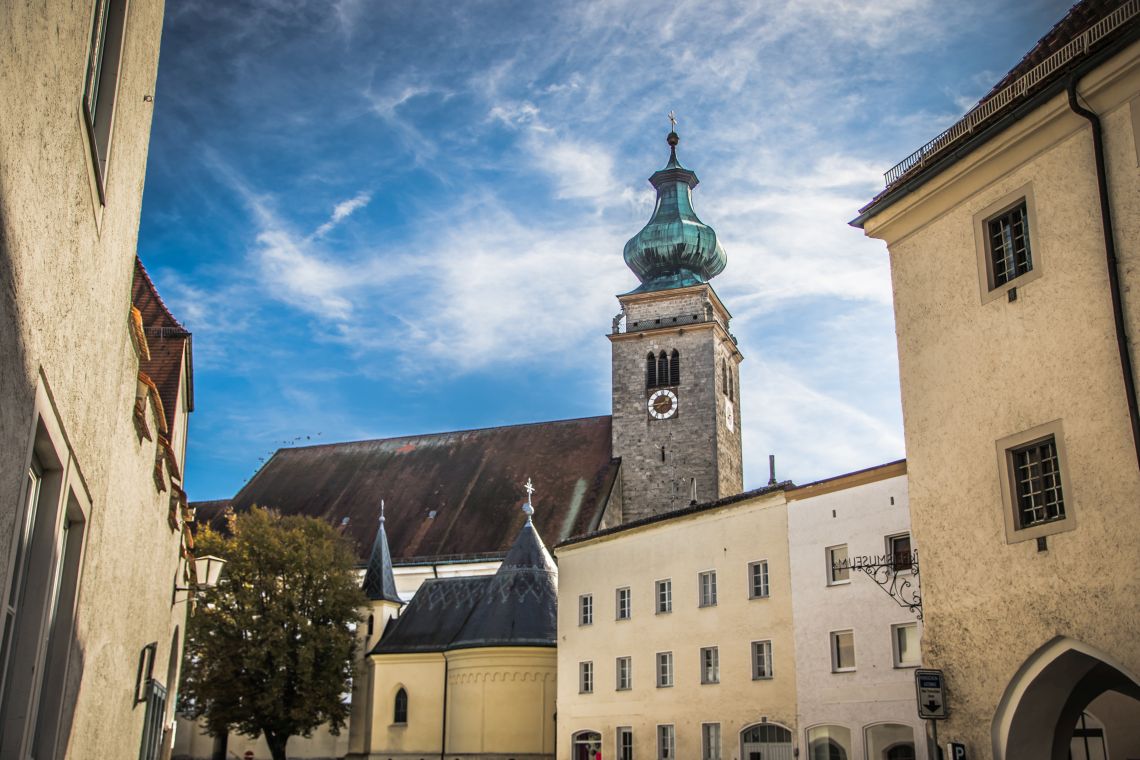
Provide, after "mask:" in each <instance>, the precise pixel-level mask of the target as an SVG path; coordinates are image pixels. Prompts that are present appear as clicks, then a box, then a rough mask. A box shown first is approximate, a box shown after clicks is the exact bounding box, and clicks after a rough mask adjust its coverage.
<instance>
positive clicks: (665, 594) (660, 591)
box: [657, 578, 673, 615]
mask: <svg viewBox="0 0 1140 760" xmlns="http://www.w3.org/2000/svg"><path fill="white" fill-rule="evenodd" d="M672 611H673V581H672V579H670V578H666V579H665V580H663V581H657V614H658V615H661V614H663V613H666V612H672Z"/></svg>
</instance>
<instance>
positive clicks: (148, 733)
mask: <svg viewBox="0 0 1140 760" xmlns="http://www.w3.org/2000/svg"><path fill="white" fill-rule="evenodd" d="M165 715H166V687H165V686H163V685H162V684H161V683H159V682H158V681H156V680H154V679H153V678H151V679H148V680H147V684H146V712H145V713H144V714H143V732H142V746H141V747H140V748H139V760H159V758H160V757H161V756H162V719H163V717H164V716H165Z"/></svg>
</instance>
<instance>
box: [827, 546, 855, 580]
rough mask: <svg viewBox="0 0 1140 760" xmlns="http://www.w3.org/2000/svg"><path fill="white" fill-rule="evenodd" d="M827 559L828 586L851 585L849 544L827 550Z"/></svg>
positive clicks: (830, 547)
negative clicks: (848, 557) (848, 556)
mask: <svg viewBox="0 0 1140 760" xmlns="http://www.w3.org/2000/svg"><path fill="white" fill-rule="evenodd" d="M825 554H826V557H827V585H828V586H837V585H839V584H841V583H849V582H850V580H851V570H850V568H848V567H847V544H839V545H838V546H829V547H827V549H826V550H825Z"/></svg>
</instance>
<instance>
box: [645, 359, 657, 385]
mask: <svg viewBox="0 0 1140 760" xmlns="http://www.w3.org/2000/svg"><path fill="white" fill-rule="evenodd" d="M645 387H646V388H656V387H657V357H656V356H654V355H653V352H652V351H650V352H649V356H647V357H645Z"/></svg>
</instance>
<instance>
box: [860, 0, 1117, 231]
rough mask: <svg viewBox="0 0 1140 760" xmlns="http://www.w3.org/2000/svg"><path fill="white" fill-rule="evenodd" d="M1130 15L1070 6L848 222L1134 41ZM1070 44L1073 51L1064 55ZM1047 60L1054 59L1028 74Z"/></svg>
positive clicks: (1111, 8) (1111, 5)
mask: <svg viewBox="0 0 1140 760" xmlns="http://www.w3.org/2000/svg"><path fill="white" fill-rule="evenodd" d="M1124 6H1128V7H1127V8H1125V7H1124ZM1136 12H1137V0H1082V2H1079V3H1077V4H1076V5H1074V6H1073V7H1072V8H1070V9H1069V12H1068V13H1067V14H1065V17H1064V18H1062V19H1061V20H1060V21H1058V22H1057V23H1056V24H1055V25H1054V26H1053V28H1052V29H1050V30H1049V32H1048V33H1047V34H1046V35H1045V36H1044V37H1042V38H1041V39H1040V40H1039V41H1038V42H1037V44H1036V45H1034V46H1033V49H1032V50H1030V51H1029V52H1028V53H1026V54H1025V55H1024V56H1023V57H1022V59H1021V60H1020V61H1019V62H1018V63H1017V65H1016V66H1014V67H1013V68H1012V69H1010V70H1009V72H1008V73H1007V74H1006V75H1005V76H1004V77H1002V78H1001V80H1000V81H998V83H997V84H995V85H994V86H993V88H992V89H991V90H990V91H989V92H988V93H986V95H985V97H983V98H982V99H981V100H980V101H978V104H977V105H976V106H974V108H972V109H970V111H969V113H967V114H966V116H964V117H963V118H962V119H961V120H959V121H958V122H956V123H955V124H954V125H952V126H951V127H950V128H949V129H947V130H946V131H945V132H943V133H942V134H941V135H939V136H938V137H936V138H934V139H933V140H931V141H930V142H929V143H927V144H926V145H924V146H923V147H921V148H919V149H918V150H917V151H915V152H914V153H912V154H911V155H910V156H908V157H907V158H905V159H904V160H903V161H902V162H901V163H899V164H898V165H896V166H895V167H894V168H892V169H891V170H890V171H888V172H887V174H886V180H887V186H886V188H885V189H884V190H883V191H882V192H880V193H879V194H878V195H876V196H875V197H874V198H873V199H872V200H871V202H870V203H868V204H867V205H866V206H864V207H863V208H861V209H859V216H858V217H856V218H855V219H854V220H852V222H851V223H852V224H854V225H856V226H862V225H863V222H865V221H866V220H867V219H868V218H870V217H871V216H873V215H874V214H873V213H872V210H873V209H876V208H879V209H881V208H885V207H886V206H887V205H890V203H891V202H892V201H891V199H892V198H895V197H899V196H901V195H902V194H904V193H905V192H906V189H905V188H904V186H909V185H911V184H912V183H913V182H914V181H916V180H917V181H920V182H921V181H925V179H926V178H927V177H929V176H933V175H935V174H937V173H938V172H939V171H940V170H941V169H943V168H945V167H947V166H949V165H950V164H952V163H953V162H954V161H955V160H957V158H958V157H959V156H961V155H962V154H963V153H965V152H967V151H969V150H972V148H973V146H976V145H980V144H981V143H982V142H984V141H985V140H987V139H989V137H991V136H992V135H994V134H997V133H999V132H1001V131H1002V130H1003V129H1004V128H1005V126H1007V125H1008V123H1009V122H1010V120H1011V119H1014V118H1016V114H1017V111H1018V110H1019V109H1022V108H1024V107H1026V104H1027V103H1030V102H1032V101H1033V99H1034V98H1038V97H1052V96H1053V94H1055V93H1056V92H1057V91H1059V90H1060V89H1061V88H1062V87H1063V86H1064V84H1065V82H1066V81H1067V80H1068V79H1069V78H1070V77H1071V76H1072V75H1073V73H1074V72H1075V71H1077V70H1079V69H1080V68H1081V67H1082V66H1084V65H1086V64H1087V62H1089V61H1090V60H1095V59H1097V58H1099V57H1100V56H1105V55H1110V54H1112V53H1113V52H1114V51H1116V50H1118V49H1119V48H1120V46H1122V45H1125V44H1128V43H1130V42H1131V41H1132V40H1134V39H1136V37H1137V36H1140V24H1137V23H1136V16H1135V14H1136ZM1113 14H1115V15H1113ZM1110 15H1112V16H1113V18H1112V19H1109V18H1108V17H1109V16H1110ZM1097 24H1099V25H1100V26H1099V27H1098V28H1097V29H1093V28H1092V27H1094V25H1097ZM1086 31H1088V32H1089V34H1090V38H1089V40H1090V41H1086V45H1087V46H1081V45H1080V43H1079V42H1077V43H1074V41H1075V40H1078V38H1080V37H1081V36H1082V35H1083V34H1085V32H1086ZM1070 43H1074V44H1075V45H1077V47H1075V48H1071V49H1069V50H1067V51H1066V50H1065V47H1066V45H1069V44H1070ZM1051 56H1058V58H1057V59H1056V60H1055V61H1054V62H1053V63H1050V64H1048V65H1045V66H1042V68H1041V69H1040V70H1038V71H1036V72H1034V69H1035V68H1036V67H1038V66H1041V65H1042V64H1044V63H1045V62H1046V61H1048V59H1049V58H1050V57H1051ZM1014 85H1016V86H1014ZM1007 90H1008V91H1007Z"/></svg>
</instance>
